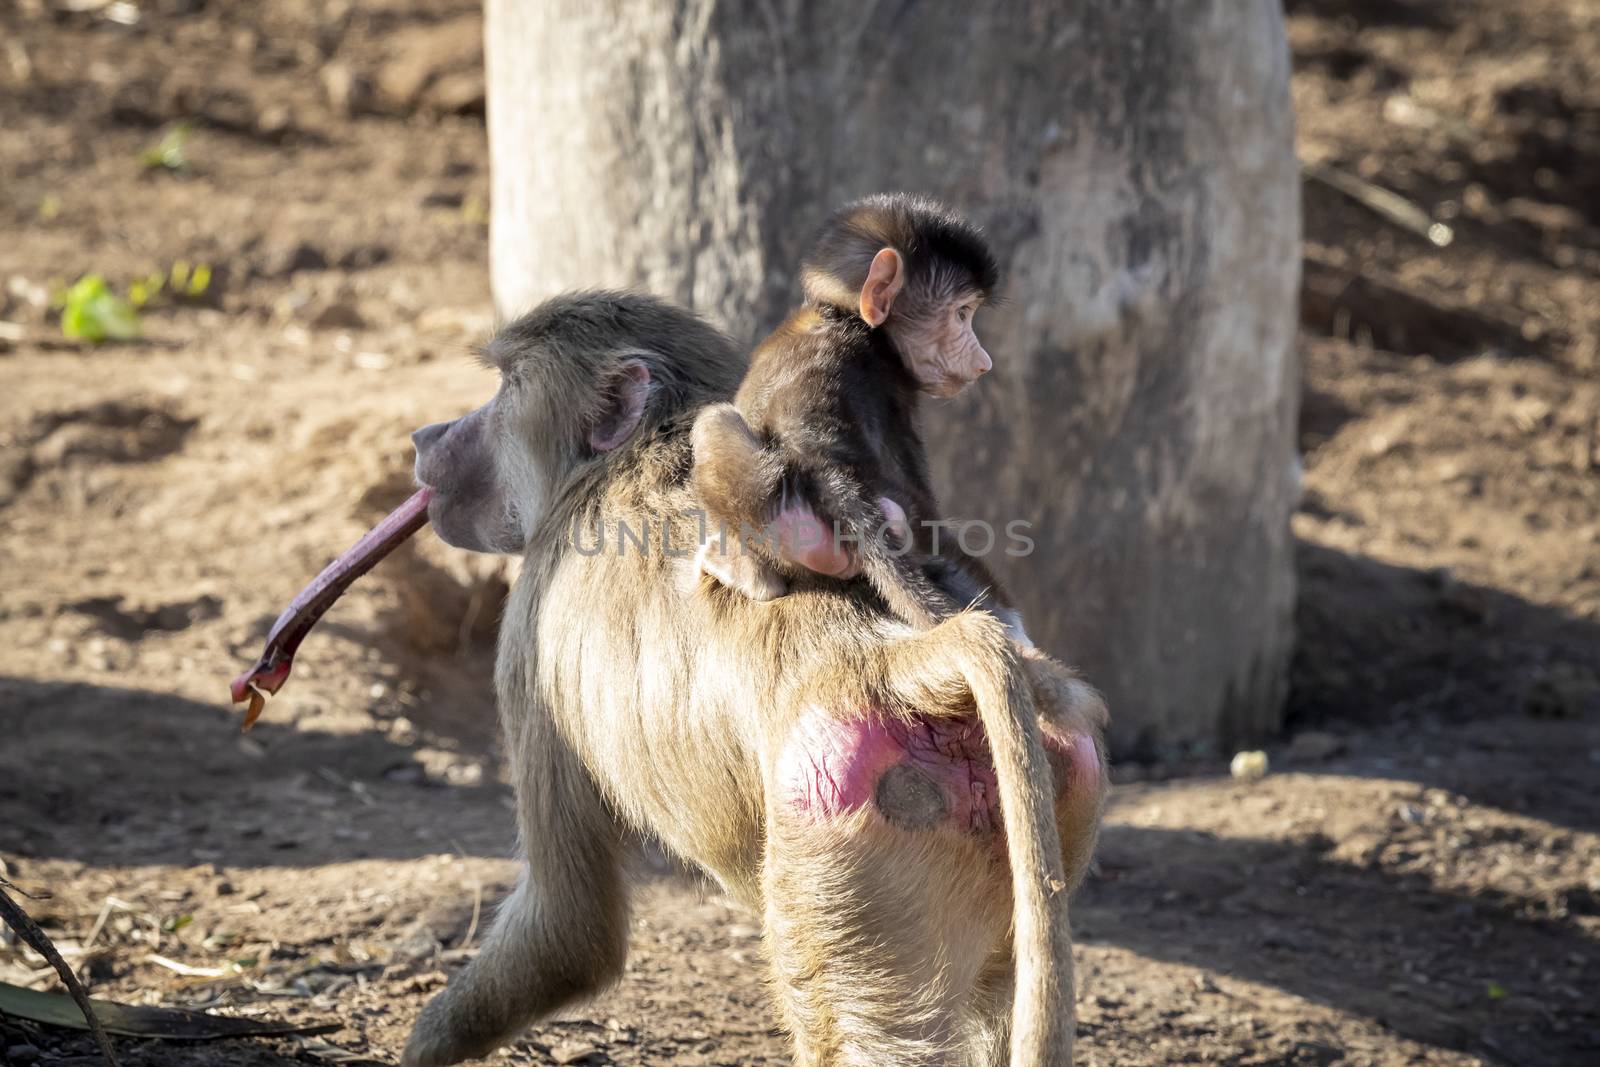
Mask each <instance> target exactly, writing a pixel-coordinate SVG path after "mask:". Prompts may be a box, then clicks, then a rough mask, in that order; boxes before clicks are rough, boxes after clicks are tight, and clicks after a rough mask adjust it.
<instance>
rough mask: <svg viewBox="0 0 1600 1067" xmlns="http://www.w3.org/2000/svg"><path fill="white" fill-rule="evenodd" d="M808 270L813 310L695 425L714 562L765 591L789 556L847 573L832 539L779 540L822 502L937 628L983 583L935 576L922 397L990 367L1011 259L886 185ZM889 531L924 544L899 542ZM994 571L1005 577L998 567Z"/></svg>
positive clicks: (873, 566)
mask: <svg viewBox="0 0 1600 1067" xmlns="http://www.w3.org/2000/svg"><path fill="white" fill-rule="evenodd" d="M801 277H802V282H803V285H804V289H805V305H804V306H803V307H802V308H801V309H800V310H798V311H796V312H795V313H794V314H792V315H790V316H789V318H788V319H787V320H785V321H784V323H783V324H782V325H781V326H779V327H778V328H777V329H776V330H775V331H773V333H772V335H771V336H770V337H768V338H767V339H766V340H765V341H763V342H762V343H761V345H760V346H759V347H758V348H757V349H756V351H755V355H754V356H753V357H752V359H751V364H750V371H749V373H748V374H746V375H745V379H744V382H743V384H742V385H740V387H739V392H738V395H737V396H735V397H734V401H733V403H732V404H717V405H713V406H712V407H709V408H707V409H706V410H705V411H704V412H702V413H701V415H700V418H699V420H698V421H697V422H696V424H695V429H694V460H695V462H694V487H695V490H696V491H697V492H698V493H699V495H700V499H701V500H702V501H703V502H704V503H705V505H706V508H707V510H708V511H709V513H710V517H711V518H712V519H713V520H715V521H716V522H717V524H718V526H719V537H718V538H717V540H716V541H715V542H708V543H707V547H706V548H705V549H703V550H702V553H701V557H700V559H701V566H702V568H704V569H705V570H706V571H707V572H708V573H710V574H712V575H713V576H715V577H716V578H718V579H719V580H720V581H722V582H723V583H724V584H726V585H729V586H731V587H733V588H735V589H738V590H739V591H740V592H742V593H744V594H745V595H746V596H749V597H752V598H753V599H757V600H765V599H770V598H771V597H773V596H777V595H781V594H782V593H783V592H785V591H786V589H787V584H786V582H785V581H784V575H785V574H787V575H791V576H792V575H793V574H794V573H795V570H796V565H795V564H794V563H790V562H787V561H786V559H785V555H789V556H792V557H794V558H796V559H798V560H799V563H800V564H801V565H803V566H805V567H806V568H807V569H809V570H813V571H821V572H824V573H829V572H833V573H839V572H840V569H841V567H842V566H849V564H843V563H842V562H841V558H842V557H843V556H845V554H846V553H844V552H843V551H842V550H841V547H840V545H838V544H837V543H830V541H831V539H824V538H820V537H817V536H816V535H815V534H814V533H813V534H812V535H811V536H810V537H809V538H807V539H806V543H793V542H794V541H795V540H797V539H795V538H790V540H791V543H790V544H789V545H787V546H784V547H785V548H786V550H787V551H784V550H777V551H775V550H774V547H775V546H773V545H772V544H771V543H770V542H772V541H774V540H780V541H781V540H783V539H784V538H785V536H786V535H788V534H789V533H790V531H792V530H795V529H796V528H797V527H799V526H800V524H797V523H795V522H792V521H790V520H791V517H792V516H794V515H796V514H804V515H806V516H809V515H810V514H811V508H812V507H818V508H819V509H820V511H821V512H822V518H823V520H824V522H826V521H828V520H832V521H833V522H836V523H838V524H840V527H841V528H842V531H841V532H842V533H843V534H844V535H845V536H848V537H849V539H850V540H851V542H852V543H853V545H854V547H855V553H856V554H857V555H858V556H859V566H860V570H861V573H863V574H864V575H865V576H866V578H867V580H868V581H869V582H870V583H871V584H872V586H873V588H874V589H876V590H877V591H878V594H879V595H880V596H882V597H883V599H884V601H885V603H887V604H888V605H889V607H890V608H891V609H892V610H893V611H894V612H895V613H896V614H898V615H900V616H901V617H902V618H904V619H905V620H907V621H908V622H911V623H914V624H916V625H918V626H921V627H928V626H932V625H933V624H934V623H935V622H938V621H939V620H941V619H945V618H948V617H949V616H951V615H952V614H954V613H955V612H957V611H959V610H961V609H962V608H963V607H965V606H967V604H968V601H969V600H970V597H967V598H965V599H962V600H957V599H955V594H956V592H957V591H958V590H959V591H960V592H961V593H967V592H968V591H969V587H970V586H972V585H973V584H975V583H973V582H971V581H967V582H960V583H955V582H950V583H943V585H944V587H941V585H940V584H936V583H935V582H934V581H932V580H931V579H930V578H929V576H928V575H927V574H926V573H924V567H925V566H926V565H927V564H928V563H929V560H930V557H931V553H930V551H929V545H928V540H929V539H928V536H927V532H926V529H925V526H924V520H928V519H932V518H936V517H937V516H938V505H937V501H936V500H935V498H934V493H933V487H932V484H931V482H930V479H929V477H928V470H927V460H926V457H925V454H924V449H923V446H922V437H921V433H920V430H919V428H918V426H917V417H916V416H917V407H918V404H919V401H920V399H921V397H922V396H923V395H929V396H935V397H949V396H955V395H956V394H957V393H959V392H961V390H963V389H965V388H966V387H967V386H968V385H970V384H971V383H972V382H974V381H976V380H977V379H978V377H979V376H981V375H982V374H984V373H985V372H986V371H988V370H989V368H990V365H991V363H990V360H989V354H988V353H987V352H985V351H984V349H983V345H982V344H980V343H979V341H978V338H977V336H976V335H975V334H974V333H973V331H972V320H973V316H975V315H976V314H977V312H978V309H979V308H980V307H981V306H982V305H983V303H984V301H986V300H988V299H989V298H990V296H992V295H993V293H994V290H995V286H996V284H997V283H998V281H999V268H998V267H997V266H996V264H995V261H994V256H993V255H992V254H991V253H990V251H989V246H988V244H987V242H985V241H984V239H983V237H982V235H981V234H979V233H978V231H977V230H976V229H975V228H973V226H972V225H970V224H969V223H968V222H966V221H965V220H964V219H962V218H960V217H959V216H957V215H955V214H953V213H951V212H950V211H948V210H946V209H944V208H942V207H940V206H939V205H937V204H935V203H933V202H932V201H929V200H925V199H921V198H918V197H911V196H905V195H885V196H873V197H868V198H866V199H864V200H859V201H856V202H855V203H853V204H850V205H849V206H847V207H845V208H844V209H842V210H841V211H839V212H838V213H836V214H835V215H834V216H833V217H832V218H831V219H829V220H828V222H827V223H826V224H825V225H824V226H823V228H822V231H821V233H820V234H818V236H817V238H816V240H815V242H814V243H813V245H812V248H811V251H810V253H809V254H808V255H807V256H806V259H805V263H804V266H803V268H802V275H801ZM730 527H731V528H733V529H735V530H737V531H738V541H739V544H738V546H737V548H733V549H730V548H729V546H728V545H727V544H726V541H727V538H726V533H725V532H726V530H727V529H728V528H730ZM804 528H805V529H807V530H808V531H810V530H813V529H815V528H814V527H812V526H810V525H809V524H806V525H805V526H804ZM767 530H771V531H772V534H775V535H776V536H772V535H768V536H762V532H763V531H767ZM891 530H893V531H894V532H895V533H896V535H897V536H898V537H901V538H904V537H910V538H911V544H910V545H909V546H904V545H902V546H900V547H899V548H897V549H891V548H890V546H889V545H888V543H887V541H886V540H885V538H886V535H887V534H889V532H890V531H891ZM853 562H854V561H853V560H852V561H851V563H853ZM971 562H972V566H973V568H974V569H978V570H982V568H981V567H980V566H978V565H977V564H976V561H971ZM941 567H942V568H948V567H949V563H948V561H941ZM967 577H969V578H970V577H971V576H970V575H968V576H967ZM981 577H982V581H983V585H987V584H992V581H993V579H992V578H991V577H990V576H989V575H988V573H987V571H986V570H983V571H982V576H981ZM983 585H978V590H979V591H980V592H981V590H982V589H983Z"/></svg>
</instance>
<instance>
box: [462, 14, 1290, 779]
mask: <svg viewBox="0 0 1600 1067" xmlns="http://www.w3.org/2000/svg"><path fill="white" fill-rule="evenodd" d="M487 8H488V23H487V43H488V50H487V55H488V64H489V83H490V89H489V127H490V151H491V157H492V166H493V198H494V203H493V208H494V212H493V224H492V233H491V247H492V263H493V279H494V292H495V299H496V303H497V305H498V306H499V308H500V310H501V312H502V313H506V314H511V313H514V312H516V311H518V310H520V309H522V308H525V307H528V306H530V305H532V304H533V303H535V302H536V301H538V300H540V299H542V298H544V297H545V296H548V295H550V294H552V293H555V292H559V291H562V290H565V289H569V288H574V287H581V286H592V285H616V286H640V287H643V288H646V289H650V290H653V291H655V292H658V293H661V294H664V295H667V296H670V297H673V298H675V299H677V300H679V301H681V302H683V303H685V304H688V305H690V306H692V307H694V308H696V309H697V310H699V311H701V312H703V313H705V314H707V315H708V316H710V317H711V318H712V319H714V320H716V321H718V322H719V323H720V324H721V325H723V326H725V327H726V328H728V329H730V330H731V331H732V332H733V333H734V335H735V336H736V337H739V338H741V339H746V340H749V341H750V342H752V343H753V342H754V341H755V340H757V339H758V337H759V335H760V333H761V332H762V331H764V330H766V329H768V328H770V327H771V326H772V325H773V324H774V323H776V321H777V320H778V319H779V317H780V316H781V314H782V312H783V310H784V309H785V308H786V307H788V306H790V305H791V304H792V302H793V301H794V300H795V298H796V286H795V284H794V276H795V268H796V264H797V260H798V256H799V254H800V250H801V248H802V246H803V245H804V243H805V241H806V239H807V238H808V237H809V235H810V233H811V231H812V228H813V227H814V226H815V225H816V224H817V223H818V222H819V221H820V220H821V218H822V217H823V216H824V215H825V213H826V212H827V211H828V210H829V209H831V208H832V207H834V206H836V205H838V204H839V203H841V202H843V201H844V200H846V199H848V198H851V197H854V196H858V195H861V194H864V193H869V192H875V191H882V190H895V189H904V190H911V191H918V192H926V193H930V194H933V195H935V196H937V197H939V198H941V199H944V200H946V201H948V202H950V203H951V204H953V205H954V206H957V207H960V208H962V209H964V210H966V211H968V212H969V213H970V214H971V215H972V216H973V217H974V218H976V219H977V220H978V221H979V222H980V223H982V224H983V225H984V226H985V227H986V229H987V230H988V232H989V234H990V235H991V237H992V238H993V239H994V242H995V244H996V246H997V248H998V251H999V253H1000V256H1001V262H1002V264H1003V265H1004V266H1005V268H1006V272H1007V276H1008V279H1007V282H1006V285H1005V290H1006V295H1007V298H1008V303H1007V306H1005V307H1003V308H999V309H996V310H992V311H988V312H985V313H984V315H983V316H980V319H979V322H980V332H981V333H983V334H984V336H985V340H986V342H987V344H988V346H989V350H990V352H991V353H992V354H993V355H994V356H995V358H996V370H995V372H994V373H993V374H991V375H990V376H989V377H987V378H985V379H984V380H983V381H982V382H980V383H979V384H978V385H977V386H976V387H974V388H973V389H971V390H969V391H968V393H967V394H966V395H965V396H963V397H962V398H960V399H959V400H958V401H956V402H954V403H951V404H948V405H943V406H941V407H939V408H938V409H937V410H934V411H932V412H930V416H929V421H928V441H929V448H930V453H931V458H932V462H933V467H934V471H935V477H936V481H937V482H938V487H939V489H940V491H941V494H942V497H943V500H944V503H945V507H946V508H947V510H948V511H949V512H950V513H951V514H952V515H957V516H962V517H969V518H978V519H983V520H985V521H987V522H989V523H991V524H993V526H994V527H995V529H996V531H997V532H998V533H999V535H1000V536H999V539H998V546H997V549H996V554H995V555H993V556H992V557H991V561H992V562H993V563H994V564H995V566H996V568H997V570H998V571H999V572H1000V574H1001V577H1002V578H1003V579H1004V580H1005V581H1006V582H1007V584H1008V585H1009V586H1010V589H1011V591H1012V593H1013V594H1014V595H1015V596H1016V597H1017V598H1018V599H1019V601H1020V602H1021V605H1022V607H1023V609H1024V611H1025V613H1026V618H1027V620H1028V625H1029V629H1030V631H1031V632H1032V634H1033V636H1034V638H1035V639H1036V640H1037V641H1038V642H1039V643H1040V644H1041V645H1042V646H1043V647H1045V648H1046V649H1048V650H1050V651H1051V652H1053V653H1055V654H1057V655H1059V656H1061V657H1062V658H1064V659H1066V660H1068V661H1070V662H1073V663H1076V664H1078V665H1079V666H1081V667H1082V668H1083V669H1084V670H1085V671H1086V673H1087V674H1088V676H1089V677H1090V679H1091V680H1092V681H1094V682H1095V683H1096V684H1098V685H1099V686H1101V687H1102V688H1103V689H1104V690H1105V691H1106V693H1107V695H1108V697H1109V699H1110V702H1111V707H1112V712H1113V717H1114V721H1115V724H1114V727H1113V742H1114V745H1115V747H1116V748H1118V749H1119V750H1121V751H1123V752H1127V751H1130V750H1133V749H1155V750H1158V751H1172V750H1173V749H1175V748H1176V747H1177V746H1182V745H1189V744H1201V745H1205V744H1214V743H1217V742H1220V741H1228V740H1233V739H1238V738H1242V737H1246V736H1250V735H1256V734H1260V733H1263V732H1266V731H1268V730H1271V729H1272V728H1274V727H1275V726H1276V725H1277V724H1278V722H1279V715H1280V708H1281V704H1282V698H1283V694H1284V687H1285V673H1286V666H1287V659H1288V654H1289V651H1290V645H1291V641H1292V631H1291V609H1292V601H1293V594H1294V587H1293V567H1292V543H1291V539H1290V536H1289V525H1288V524H1289V515H1290V512H1291V510H1292V508H1293V505H1294V502H1295V499H1296V495H1297V492H1298V475H1297V471H1298V466H1297V461H1296V455H1295V437H1294V426H1295V415H1296V398H1297V395H1298V380H1297V370H1296V364H1295V357H1294V349H1293V342H1294V322H1295V315H1294V307H1295V300H1296V292H1297V287H1298V273H1299V250H1298V247H1299V201H1298V196H1299V183H1298V177H1297V169H1296V165H1295V157H1294V143H1293V126H1292V117H1291V110H1290V100H1289V60H1288V51H1287V46H1286V43H1285V36H1284V27H1283V20H1282V14H1281V10H1280V4H1279V2H1278V0H1139V2H1115V0H1082V2H1077V3H1070V4H1068V3H1060V2H1058V0H1033V2H1025V0H996V2H993V3H986V4H959V3H918V2H915V0H907V2H898V3H887V4H876V3H864V2H862V0H768V2H758V3H719V2H716V0H688V2H685V3H679V4H669V3H665V2H661V0H540V2H538V3H529V2H526V0H487ZM1013 519H1018V520H1024V521H1027V522H1031V523H1032V528H1031V530H1030V531H1029V535H1030V536H1031V537H1032V538H1033V540H1034V542H1035V549H1034V552H1033V554H1032V555H1030V556H1028V557H1026V558H1009V557H1007V556H1006V555H1005V554H1004V553H1003V549H1004V548H1005V546H1006V544H1007V540H1006V538H1005V534H1004V530H1005V524H1006V523H1007V522H1008V521H1010V520H1013Z"/></svg>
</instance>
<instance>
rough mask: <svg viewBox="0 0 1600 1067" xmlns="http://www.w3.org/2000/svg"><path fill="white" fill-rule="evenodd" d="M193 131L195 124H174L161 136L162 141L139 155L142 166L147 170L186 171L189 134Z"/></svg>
mask: <svg viewBox="0 0 1600 1067" xmlns="http://www.w3.org/2000/svg"><path fill="white" fill-rule="evenodd" d="M193 131H194V124H193V123H190V122H177V123H173V124H172V125H171V126H169V127H167V132H166V133H164V134H162V135H161V140H159V141H157V142H156V144H155V145H154V146H153V147H151V148H146V149H145V150H144V151H143V152H140V153H139V163H140V165H141V166H143V167H145V168H146V169H147V170H173V171H177V170H186V169H187V168H188V166H189V152H188V148H189V134H190V133H192V132H193Z"/></svg>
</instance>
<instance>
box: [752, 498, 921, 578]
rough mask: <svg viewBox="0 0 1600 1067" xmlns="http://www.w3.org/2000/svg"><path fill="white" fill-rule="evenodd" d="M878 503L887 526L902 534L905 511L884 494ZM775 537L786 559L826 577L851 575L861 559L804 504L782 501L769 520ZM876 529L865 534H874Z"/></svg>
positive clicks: (902, 535) (906, 530) (850, 576)
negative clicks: (781, 504) (779, 507)
mask: <svg viewBox="0 0 1600 1067" xmlns="http://www.w3.org/2000/svg"><path fill="white" fill-rule="evenodd" d="M878 507H879V508H881V509H882V510H883V517H884V518H885V519H886V520H887V521H888V525H889V529H890V530H891V531H892V532H893V533H894V534H895V536H897V537H905V536H906V535H907V533H908V532H909V530H908V529H907V527H906V511H905V508H902V507H901V506H900V505H899V504H896V503H895V502H894V501H893V500H890V499H889V498H888V497H886V496H882V497H879V498H878ZM772 525H773V529H774V532H775V533H776V534H777V538H778V552H779V553H780V554H781V555H782V556H783V558H784V559H786V560H788V561H789V562H790V563H796V564H799V565H800V566H802V567H804V568H806V569H807V570H809V571H815V572H816V573H818V574H825V575H827V576H828V577H830V578H854V577H855V576H856V575H858V574H860V573H861V560H860V559H859V558H857V554H856V553H855V552H854V551H852V550H851V549H850V547H849V545H848V544H846V543H843V542H841V541H839V540H837V539H835V538H834V536H833V527H832V526H831V525H829V524H828V523H825V522H823V521H822V519H820V518H818V516H817V513H816V512H814V511H812V510H811V509H810V508H809V507H807V506H806V505H805V504H803V503H801V504H786V505H785V506H784V507H783V508H782V510H780V511H779V512H778V516H777V518H775V519H773V520H772ZM876 534H877V531H876V530H868V531H866V535H867V536H869V537H871V536H876Z"/></svg>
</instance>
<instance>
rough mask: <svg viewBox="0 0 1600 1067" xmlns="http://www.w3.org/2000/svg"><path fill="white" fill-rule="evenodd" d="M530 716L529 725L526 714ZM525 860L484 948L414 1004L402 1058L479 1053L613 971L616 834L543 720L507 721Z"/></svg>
mask: <svg viewBox="0 0 1600 1067" xmlns="http://www.w3.org/2000/svg"><path fill="white" fill-rule="evenodd" d="M524 725H528V724H524ZM508 734H509V736H508V737H507V743H508V746H509V747H510V748H511V750H512V751H511V757H512V769H513V774H514V775H515V776H516V784H517V800H518V803H519V807H520V810H519V817H520V818H519V821H520V823H521V830H522V844H523V848H524V849H525V850H526V851H527V863H528V865H527V868H526V870H524V871H523V874H522V878H521V880H520V881H519V882H518V884H517V888H516V889H515V890H514V891H513V892H512V894H511V896H510V897H509V898H508V899H507V900H506V901H505V902H504V903H503V904H502V905H501V906H500V911H499V914H498V916H497V917H496V919H495V922H494V925H493V926H492V927H490V930H489V933H488V935H487V936H486V937H485V938H484V944H483V949H482V951H480V952H479V953H478V955H477V956H476V957H475V958H474V959H473V960H472V962H471V963H469V964H467V966H466V968H465V969H464V970H462V971H461V972H460V973H459V974H457V975H456V976H455V977H454V978H453V979H451V981H450V984H449V985H448V986H447V987H446V988H445V990H444V992H442V993H440V994H439V995H438V996H436V997H434V999H433V1000H432V1001H430V1002H429V1004H428V1006H427V1007H426V1008H425V1009H424V1010H423V1012H422V1016H421V1017H420V1018H419V1019H418V1020H417V1024H416V1026H415V1028H413V1030H412V1032H411V1039H410V1040H409V1041H408V1042H407V1043H406V1050H405V1054H404V1056H403V1058H402V1060H401V1062H402V1064H404V1065H405V1067H439V1065H443V1064H452V1063H459V1062H460V1061H462V1060H465V1059H473V1058H476V1057H479V1056H485V1055H487V1054H488V1053H490V1052H492V1051H494V1050H495V1049H496V1048H498V1047H499V1046H501V1045H503V1044H505V1043H506V1042H507V1041H509V1040H511V1039H512V1038H514V1037H516V1036H517V1034H518V1033H519V1032H520V1031H521V1030H522V1029H523V1028H524V1027H526V1026H528V1025H529V1024H530V1023H532V1022H534V1021H535V1020H537V1019H539V1018H541V1017H543V1016H545V1015H548V1014H549V1013H551V1012H553V1011H555V1010H556V1009H557V1008H559V1007H561V1006H562V1005H564V1004H567V1003H569V1002H571V1001H573V1000H577V999H579V998H581V997H585V996H588V995H590V994H592V993H595V992H597V991H598V990H600V989H602V988H603V987H604V986H606V985H607V984H609V983H610V982H611V981H612V980H613V979H614V978H615V977H616V976H617V975H618V974H620V973H621V971H622V965H623V962H624V960H625V958H626V956H627V950H628V900H627V891H626V888H625V886H624V883H623V878H622V871H621V864H622V844H621V839H620V834H619V832H618V829H617V826H616V824H615V822H614V821H613V820H612V817H611V815H610V813H609V812H608V811H607V810H606V807H605V805H604V803H603V802H602V801H601V798H600V795H599V793H598V792H597V791H596V789H595V787H594V784H593V782H592V781H591V780H590V778H589V776H588V774H587V772H586V771H585V770H584V768H583V764H582V763H581V762H580V761H579V760H578V758H577V756H576V755H575V754H574V753H573V752H572V751H571V749H569V748H568V747H567V746H566V744H565V742H564V741H562V740H561V739H560V737H559V736H558V735H557V734H556V732H555V731H554V730H553V729H551V728H550V727H549V723H548V721H547V720H541V721H540V722H538V723H535V724H532V725H531V726H530V727H529V728H527V729H523V730H517V729H511V730H508Z"/></svg>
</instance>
